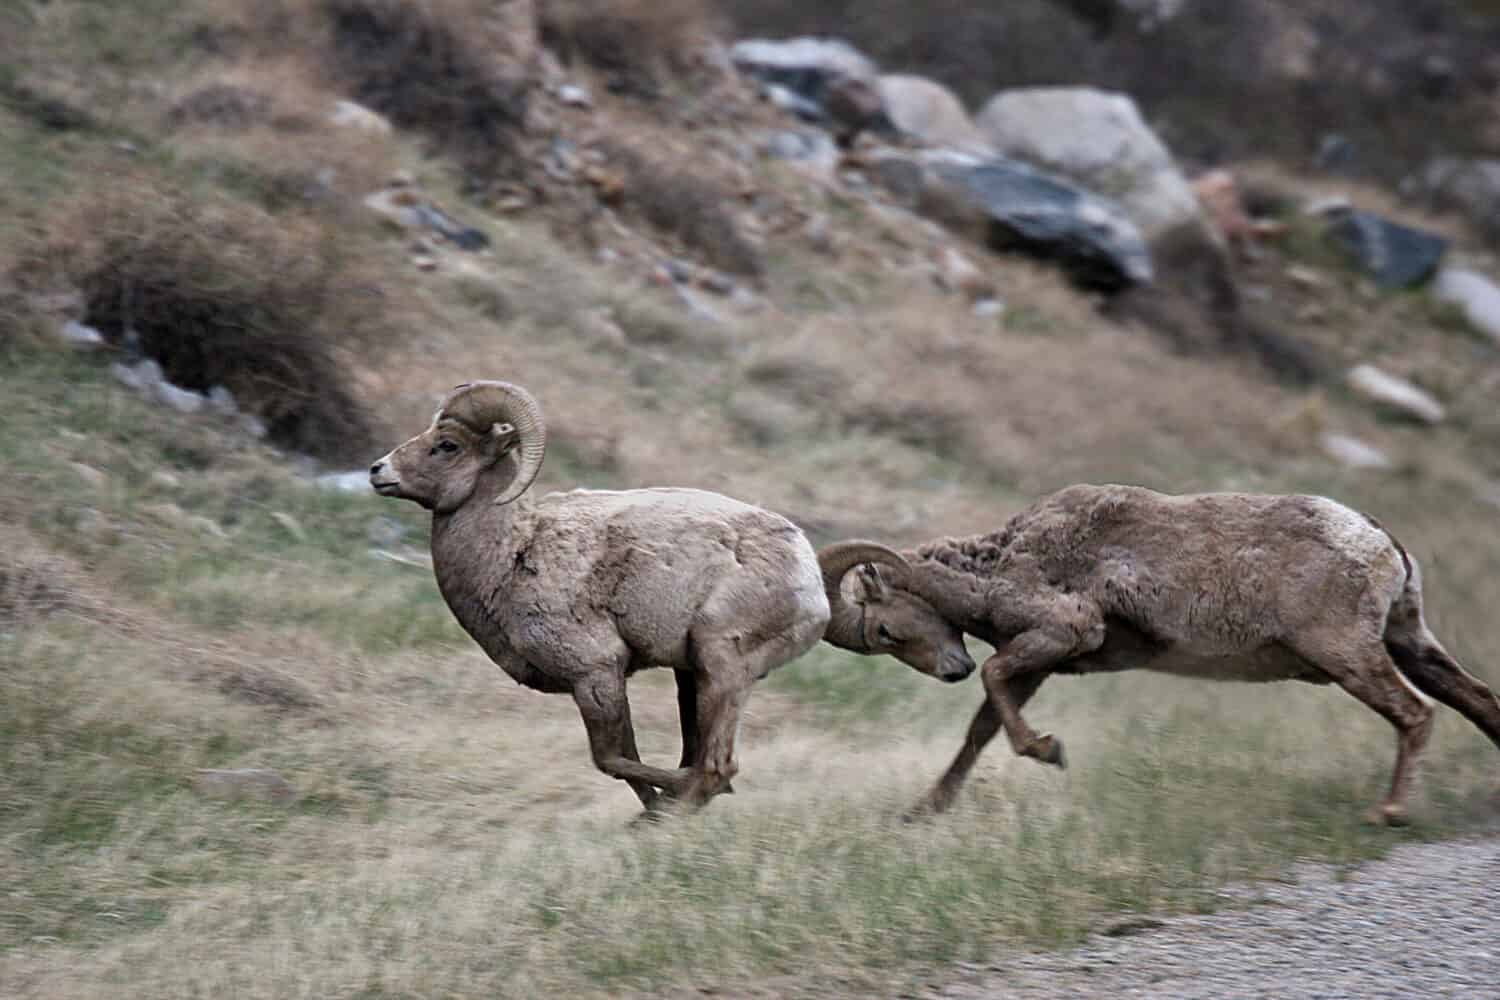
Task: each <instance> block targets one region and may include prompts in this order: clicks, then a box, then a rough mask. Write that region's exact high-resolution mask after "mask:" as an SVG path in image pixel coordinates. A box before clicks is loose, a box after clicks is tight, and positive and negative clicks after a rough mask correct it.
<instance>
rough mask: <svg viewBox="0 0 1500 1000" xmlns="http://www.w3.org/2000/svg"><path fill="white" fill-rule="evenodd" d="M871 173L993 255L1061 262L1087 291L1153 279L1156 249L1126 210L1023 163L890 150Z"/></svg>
mask: <svg viewBox="0 0 1500 1000" xmlns="http://www.w3.org/2000/svg"><path fill="white" fill-rule="evenodd" d="M870 175H871V177H872V179H873V180H874V181H875V182H876V183H878V184H880V185H881V186H882V187H884V188H886V189H887V190H889V191H890V192H892V193H893V194H895V195H896V196H897V197H898V198H899V199H901V200H902V201H905V202H906V203H907V204H908V205H909V206H910V207H912V208H914V209H915V210H917V211H918V212H920V213H922V214H924V215H926V216H928V217H929V218H933V219H936V220H937V221H939V222H942V223H944V224H945V225H947V226H949V227H950V228H953V229H956V230H958V231H961V232H966V233H967V234H969V235H971V236H973V237H974V238H976V239H979V240H981V241H982V242H984V243H986V244H987V245H988V246H990V247H991V248H992V249H995V250H1000V251H1015V252H1020V253H1025V254H1027V255H1029V256H1033V257H1038V258H1041V259H1044V260H1051V261H1055V262H1056V263H1057V264H1058V265H1059V266H1061V267H1062V268H1063V269H1064V270H1065V271H1066V272H1067V273H1068V274H1069V276H1070V277H1072V278H1073V280H1074V281H1076V282H1077V283H1078V284H1080V285H1083V286H1085V287H1089V288H1097V289H1102V290H1106V291H1116V290H1119V289H1122V288H1125V287H1128V286H1130V285H1137V284H1144V283H1147V282H1149V281H1150V280H1151V277H1152V269H1151V254H1150V251H1149V250H1148V249H1147V247H1146V242H1145V240H1144V239H1143V237H1142V235H1141V231H1140V230H1139V229H1138V228H1137V227H1136V225H1135V224H1134V223H1133V222H1131V221H1130V219H1129V218H1128V217H1127V216H1126V214H1125V212H1124V211H1123V209H1121V207H1120V206H1119V205H1117V204H1114V203H1113V202H1111V201H1109V200H1108V199H1106V198H1101V197H1099V196H1097V195H1094V194H1090V193H1089V192H1087V191H1083V190H1081V189H1080V188H1078V187H1076V186H1074V185H1072V184H1070V183H1068V182H1067V181H1065V180H1063V179H1062V178H1059V177H1055V176H1052V175H1050V174H1047V173H1044V172H1043V171H1040V170H1037V169H1035V168H1034V167H1031V166H1029V165H1027V164H1025V163H1021V162H1019V161H1017V160H1012V159H1009V158H1006V157H986V158H981V157H974V156H965V155H962V154H959V153H953V152H949V151H927V152H917V153H905V152H885V153H882V154H879V155H878V156H876V157H875V158H874V159H873V160H872V161H871V163H870Z"/></svg>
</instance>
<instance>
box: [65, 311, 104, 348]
mask: <svg viewBox="0 0 1500 1000" xmlns="http://www.w3.org/2000/svg"><path fill="white" fill-rule="evenodd" d="M57 336H58V339H59V340H61V341H62V342H63V343H64V344H67V345H68V346H69V347H72V348H75V349H77V350H80V351H97V350H98V349H99V348H101V347H103V346H104V345H105V340H104V334H102V333H100V332H99V331H98V330H95V329H94V328H93V327H91V326H85V325H84V324H82V323H80V322H78V321H77V320H75V319H70V320H68V321H67V322H66V323H64V324H63V325H62V326H61V327H59V328H58V331H57Z"/></svg>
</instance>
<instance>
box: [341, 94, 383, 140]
mask: <svg viewBox="0 0 1500 1000" xmlns="http://www.w3.org/2000/svg"><path fill="white" fill-rule="evenodd" d="M328 120H329V121H330V122H332V123H333V124H335V125H339V126H342V127H343V128H357V129H360V130H362V131H365V132H369V133H371V134H372V135H390V134H391V132H392V129H391V123H390V120H389V119H388V118H386V116H385V115H383V114H381V113H380V112H378V111H374V110H371V109H370V108H367V107H365V106H364V105H363V104H360V103H358V102H357V101H343V100H340V101H334V102H333V110H332V111H331V112H329V114H328Z"/></svg>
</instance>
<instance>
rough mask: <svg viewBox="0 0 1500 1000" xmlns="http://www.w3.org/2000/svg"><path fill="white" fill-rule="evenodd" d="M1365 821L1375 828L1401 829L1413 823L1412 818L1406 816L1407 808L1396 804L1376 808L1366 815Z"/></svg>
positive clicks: (1386, 804)
mask: <svg viewBox="0 0 1500 1000" xmlns="http://www.w3.org/2000/svg"><path fill="white" fill-rule="evenodd" d="M1365 819H1366V820H1367V821H1368V822H1370V823H1373V824H1374V825H1375V826H1389V827H1401V826H1408V825H1410V823H1411V818H1410V817H1409V816H1407V815H1406V807H1405V806H1401V805H1396V804H1395V803H1385V804H1382V805H1378V806H1376V807H1375V808H1373V809H1371V810H1370V811H1369V812H1367V813H1365Z"/></svg>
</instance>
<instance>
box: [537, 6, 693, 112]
mask: <svg viewBox="0 0 1500 1000" xmlns="http://www.w3.org/2000/svg"><path fill="white" fill-rule="evenodd" d="M537 7H538V10H537V16H538V22H539V28H540V31H541V38H542V42H543V43H544V44H545V45H547V47H548V48H550V49H552V50H553V51H555V52H557V53H558V54H559V56H560V57H561V58H562V60H563V61H564V62H565V63H571V62H573V61H574V60H579V61H582V62H584V63H586V64H588V65H589V66H591V67H593V68H594V69H596V70H598V71H600V72H601V73H603V74H605V76H606V78H607V80H608V84H609V87H610V89H611V90H614V91H616V92H619V93H624V94H631V95H636V96H642V97H656V96H659V95H660V93H661V91H662V88H663V86H664V85H666V84H668V83H672V82H675V81H677V80H679V79H682V78H685V77H691V76H692V75H693V74H694V73H696V72H698V71H700V70H701V69H702V68H703V67H702V61H703V58H704V51H703V50H704V47H705V45H706V44H707V42H708V40H709V39H710V38H711V36H712V28H713V20H714V18H713V16H712V14H711V12H710V7H709V4H708V3H707V2H706V0H539V2H538V3H537Z"/></svg>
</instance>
